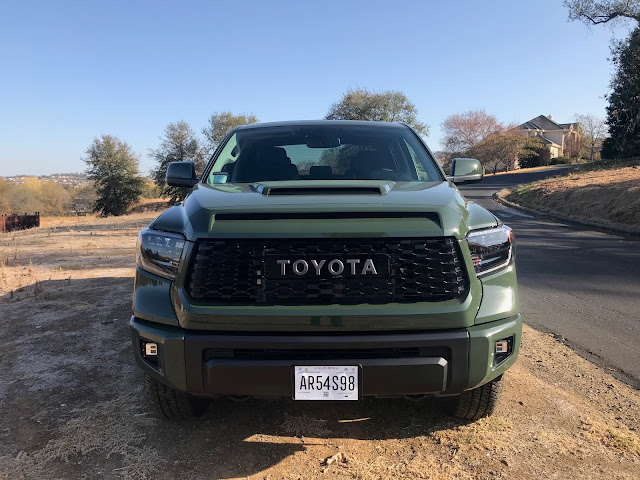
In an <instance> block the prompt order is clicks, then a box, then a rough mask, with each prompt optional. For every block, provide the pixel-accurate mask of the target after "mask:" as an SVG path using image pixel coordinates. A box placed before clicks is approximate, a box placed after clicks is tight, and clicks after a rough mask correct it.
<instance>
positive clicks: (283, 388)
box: [184, 330, 469, 396]
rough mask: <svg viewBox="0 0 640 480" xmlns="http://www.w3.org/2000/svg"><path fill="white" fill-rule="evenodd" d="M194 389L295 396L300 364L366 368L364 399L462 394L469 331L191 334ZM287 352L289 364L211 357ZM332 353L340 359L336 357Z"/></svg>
mask: <svg viewBox="0 0 640 480" xmlns="http://www.w3.org/2000/svg"><path fill="white" fill-rule="evenodd" d="M184 341H185V367H186V374H187V386H188V390H189V391H190V392H192V393H195V394H201V395H208V394H234V395H256V396H260V395H264V396H281V395H283V396H289V395H291V393H292V392H291V368H292V367H293V366H294V365H331V364H333V365H360V366H362V369H361V372H362V379H363V387H362V388H363V392H362V393H363V395H376V396H397V395H408V394H420V393H447V394H451V393H459V392H461V391H463V390H464V388H465V386H466V383H467V375H468V369H469V334H468V332H467V331H466V330H450V331H446V332H442V331H439V332H427V333H411V334H379V335H372V334H367V335H357V334H356V335H353V334H350V335H343V334H339V335H335V336H327V335H313V334H309V335H229V334H223V335H220V334H208V333H198V332H187V333H185V340H184ZM393 348H397V349H409V348H417V349H420V351H421V352H422V354H421V356H420V357H412V358H383V357H378V356H376V357H375V358H374V357H373V355H372V357H369V358H357V359H354V358H350V359H345V358H341V357H340V352H339V351H342V352H344V351H345V350H350V349H353V350H366V351H371V352H374V353H375V351H376V349H380V350H381V351H383V352H384V351H388V350H389V349H393ZM233 349H238V350H242V351H243V352H246V351H250V350H256V351H263V350H269V351H270V352H271V354H272V355H273V352H274V351H276V352H277V350H283V351H286V352H287V357H286V359H277V358H273V359H247V358H241V359H236V358H210V356H211V354H210V353H209V352H212V351H214V352H215V351H216V350H225V351H233ZM295 350H298V351H304V352H309V351H317V352H318V353H320V352H321V354H320V355H316V358H318V359H317V360H305V359H303V358H300V359H295V358H292V357H291V354H290V353H291V351H295ZM332 351H335V352H336V355H332Z"/></svg>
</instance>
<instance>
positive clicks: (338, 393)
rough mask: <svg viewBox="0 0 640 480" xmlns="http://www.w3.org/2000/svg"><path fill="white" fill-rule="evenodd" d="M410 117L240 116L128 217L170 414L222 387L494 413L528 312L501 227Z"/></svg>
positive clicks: (138, 294)
mask: <svg viewBox="0 0 640 480" xmlns="http://www.w3.org/2000/svg"><path fill="white" fill-rule="evenodd" d="M449 173H450V174H449V176H446V175H445V174H444V172H443V170H442V169H441V167H440V166H439V164H438V162H436V161H435V159H434V157H433V155H432V154H431V152H430V150H429V149H428V148H427V146H426V145H425V144H424V142H423V140H422V138H420V136H419V135H417V134H416V133H415V132H414V131H413V130H412V129H411V128H410V127H408V126H406V125H403V124H390V123H378V122H360V121H305V122H282V123H265V124H256V125H246V126H242V127H238V128H236V129H234V130H233V131H231V132H230V133H229V134H228V135H227V136H226V138H225V139H224V140H223V141H222V142H221V143H220V145H219V146H218V148H217V149H216V151H215V153H214V154H213V156H212V158H211V160H210V161H209V163H208V165H207V166H206V168H205V169H204V171H203V172H202V174H201V175H200V176H199V177H196V172H195V168H194V164H193V163H191V162H176V163H172V164H170V165H169V167H168V170H167V183H168V184H169V185H171V186H174V187H182V188H187V189H190V190H189V193H188V195H187V196H186V198H185V200H184V201H183V202H182V203H181V204H179V205H175V206H172V207H170V208H169V209H167V210H166V211H165V212H163V213H162V214H161V215H160V216H158V217H157V218H156V219H155V220H154V221H153V222H152V223H151V224H150V225H149V227H148V228H146V229H144V230H143V231H142V232H140V235H139V237H138V245H137V258H136V263H137V267H136V276H135V288H134V303H133V316H132V317H131V322H130V325H131V335H132V340H133V351H134V355H135V358H136V361H137V363H138V364H139V365H140V367H142V369H143V370H144V373H145V389H146V392H147V394H148V396H149V398H150V400H151V402H152V403H153V404H154V405H155V406H156V407H157V409H158V411H159V412H160V413H162V414H163V415H165V416H167V417H169V418H188V417H192V416H197V415H199V414H201V413H202V412H203V411H204V410H205V409H206V408H207V406H208V405H209V403H210V402H211V401H212V400H213V399H215V398H216V397H220V396H231V397H234V398H247V397H258V398H262V397H278V396H286V397H290V398H293V400H295V401H357V400H360V399H362V398H363V397H410V398H416V397H422V396H425V395H435V396H438V397H441V398H442V402H443V403H444V404H445V406H446V408H447V409H448V410H449V412H450V413H451V414H453V415H455V416H458V417H461V418H466V419H477V418H480V417H482V416H484V415H488V414H490V413H491V412H492V411H493V410H494V408H495V406H496V403H497V401H498V397H499V394H500V391H501V389H502V383H503V375H504V373H505V371H506V370H507V369H508V368H509V367H511V366H512V365H513V364H514V362H515V361H516V357H517V355H518V350H519V346H520V337H521V332H522V320H521V317H520V313H519V307H518V291H517V283H516V269H515V264H514V260H515V245H514V236H513V232H512V231H511V229H510V228H509V227H507V226H506V225H503V224H502V222H501V221H500V220H499V219H498V218H496V217H495V216H494V215H493V214H492V213H490V212H489V211H487V210H485V209H484V208H482V207H481V206H480V205H477V204H475V203H473V202H470V201H468V200H466V199H465V198H464V197H463V195H462V194H461V193H460V192H459V190H458V189H457V187H456V185H455V184H458V183H465V182H476V181H480V180H481V179H482V167H481V165H480V163H479V162H478V161H477V160H474V159H468V158H457V159H454V160H453V162H452V165H451V170H450V172H449Z"/></svg>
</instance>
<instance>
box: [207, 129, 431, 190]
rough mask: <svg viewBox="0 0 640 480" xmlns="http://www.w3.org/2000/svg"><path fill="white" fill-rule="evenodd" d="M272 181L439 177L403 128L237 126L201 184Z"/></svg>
mask: <svg viewBox="0 0 640 480" xmlns="http://www.w3.org/2000/svg"><path fill="white" fill-rule="evenodd" d="M276 180H394V181H405V182H410V181H432V182H433V181H441V180H442V178H441V175H440V172H439V170H438V168H437V167H436V166H435V164H434V161H433V159H432V158H431V156H430V155H429V154H428V152H427V151H426V150H425V149H424V147H423V146H422V144H421V143H420V142H419V141H418V139H417V138H416V137H415V135H414V134H413V133H412V132H411V131H410V130H409V129H407V128H398V127H378V126H376V127H368V126H359V125H358V126H356V125H349V126H345V125H336V126H333V125H322V126H300V127H296V126H281V127H261V128H253V129H246V130H239V131H238V132H237V133H235V134H234V135H232V136H231V137H230V138H229V140H228V141H227V143H226V144H225V145H224V146H223V147H222V150H221V151H220V153H219V154H217V156H216V160H215V163H214V165H213V167H212V168H211V169H210V171H209V174H208V176H207V178H206V180H205V181H206V182H207V183H210V184H216V183H251V182H262V181H276Z"/></svg>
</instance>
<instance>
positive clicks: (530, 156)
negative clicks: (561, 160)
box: [519, 139, 551, 168]
mask: <svg viewBox="0 0 640 480" xmlns="http://www.w3.org/2000/svg"><path fill="white" fill-rule="evenodd" d="M536 140H537V139H536ZM519 160H520V161H519V164H520V168H533V167H542V166H545V165H549V163H550V162H551V152H549V149H548V148H547V147H546V145H544V144H543V143H542V142H540V141H538V145H536V144H535V143H534V142H531V143H530V144H529V145H528V146H526V151H524V152H523V153H522V154H521V155H520V157H519Z"/></svg>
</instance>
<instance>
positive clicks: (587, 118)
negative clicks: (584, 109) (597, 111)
mask: <svg viewBox="0 0 640 480" xmlns="http://www.w3.org/2000/svg"><path fill="white" fill-rule="evenodd" d="M576 122H578V123H580V128H581V131H582V145H583V148H584V149H585V150H586V151H587V154H588V155H589V160H591V161H592V162H593V159H594V158H595V156H596V153H598V152H599V151H600V149H601V148H602V142H604V139H605V137H606V136H607V125H606V123H605V121H604V119H602V118H599V117H596V116H595V115H591V114H587V115H576Z"/></svg>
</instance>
